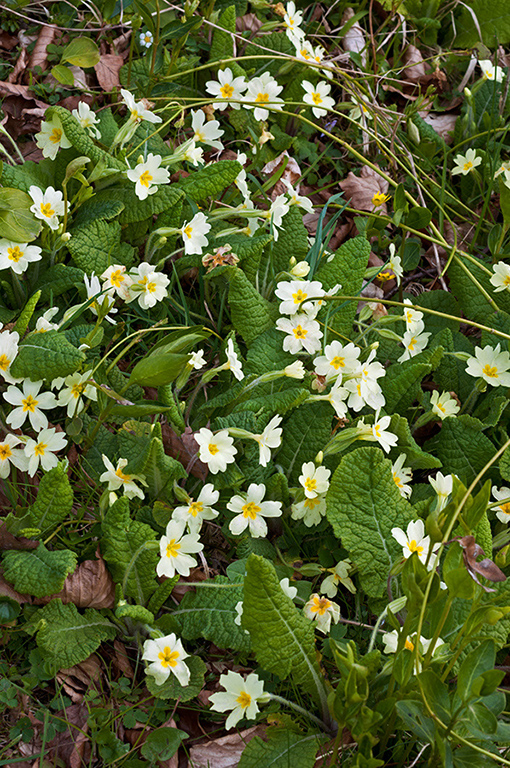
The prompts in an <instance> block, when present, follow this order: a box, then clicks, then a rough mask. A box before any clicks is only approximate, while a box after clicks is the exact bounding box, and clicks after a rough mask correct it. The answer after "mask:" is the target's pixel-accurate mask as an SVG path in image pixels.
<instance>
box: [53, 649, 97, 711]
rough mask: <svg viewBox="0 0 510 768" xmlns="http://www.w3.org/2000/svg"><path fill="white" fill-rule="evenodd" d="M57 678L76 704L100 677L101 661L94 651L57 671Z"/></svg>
mask: <svg viewBox="0 0 510 768" xmlns="http://www.w3.org/2000/svg"><path fill="white" fill-rule="evenodd" d="M56 677H57V680H58V682H59V683H61V685H62V686H63V688H64V690H65V691H66V693H67V694H68V695H69V696H70V697H71V699H72V701H73V702H74V703H75V704H76V703H79V702H81V701H83V697H84V695H85V693H86V692H87V690H88V689H89V688H90V687H91V686H92V685H94V684H95V683H97V682H99V680H100V678H101V661H100V659H99V657H98V656H96V654H95V653H93V654H92V655H91V656H89V657H88V659H85V661H82V662H81V663H80V664H76V665H75V666H74V667H69V669H61V670H60V671H59V672H57V675H56Z"/></svg>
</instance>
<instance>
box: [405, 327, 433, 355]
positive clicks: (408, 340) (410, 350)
mask: <svg viewBox="0 0 510 768" xmlns="http://www.w3.org/2000/svg"><path fill="white" fill-rule="evenodd" d="M422 325H423V324H422ZM423 327H424V326H423ZM429 338H430V333H428V332H427V331H426V332H425V333H422V332H421V330H414V331H406V332H405V333H404V335H403V337H402V344H403V345H404V347H405V349H404V352H403V353H402V354H401V355H400V357H399V358H398V362H399V363H403V362H405V361H406V360H410V359H411V357H415V355H418V354H419V353H420V352H423V350H424V349H425V347H426V346H427V344H428V343H429Z"/></svg>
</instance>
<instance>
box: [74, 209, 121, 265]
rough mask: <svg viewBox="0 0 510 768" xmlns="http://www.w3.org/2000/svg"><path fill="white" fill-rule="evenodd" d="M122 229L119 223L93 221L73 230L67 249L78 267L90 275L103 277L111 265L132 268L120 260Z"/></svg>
mask: <svg viewBox="0 0 510 768" xmlns="http://www.w3.org/2000/svg"><path fill="white" fill-rule="evenodd" d="M120 235H121V227H120V224H119V223H118V222H117V221H112V222H106V221H92V222H90V223H88V224H84V225H82V226H81V227H75V228H74V229H73V230H72V237H71V239H70V240H69V243H68V245H67V247H68V248H69V251H70V253H71V256H72V257H73V261H74V262H75V264H76V266H78V267H80V269H83V270H84V271H85V272H86V273H87V274H88V275H90V274H91V273H92V272H95V273H96V275H102V273H103V272H104V271H105V269H107V268H108V267H109V266H110V264H123V265H125V266H128V267H129V266H131V264H132V262H133V259H132V258H131V259H130V260H129V263H127V264H126V261H125V259H124V260H122V259H119V249H120Z"/></svg>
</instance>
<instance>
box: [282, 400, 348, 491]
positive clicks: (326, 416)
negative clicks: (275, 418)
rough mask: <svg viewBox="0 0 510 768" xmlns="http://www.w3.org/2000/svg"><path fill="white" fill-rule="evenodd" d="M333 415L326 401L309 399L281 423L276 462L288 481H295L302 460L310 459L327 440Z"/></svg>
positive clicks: (329, 435) (299, 472) (320, 449)
mask: <svg viewBox="0 0 510 768" xmlns="http://www.w3.org/2000/svg"><path fill="white" fill-rule="evenodd" d="M333 416H334V411H333V409H332V407H331V406H330V405H329V403H311V404H310V405H303V406H301V408H298V409H297V410H295V411H293V412H292V413H291V414H290V416H289V418H288V419H287V421H286V422H285V423H284V424H283V425H282V426H283V441H282V446H281V448H280V449H279V451H278V454H277V462H278V464H281V466H282V467H283V469H284V472H285V474H286V475H287V478H288V479H289V480H290V481H291V482H292V483H297V479H298V477H299V475H300V474H301V466H302V465H303V463H304V462H305V461H313V460H314V458H315V457H316V455H317V454H318V452H319V451H322V449H323V448H324V446H325V445H326V443H327V442H328V440H329V438H330V437H331V423H332V419H333Z"/></svg>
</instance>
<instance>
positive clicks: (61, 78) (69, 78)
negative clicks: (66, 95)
mask: <svg viewBox="0 0 510 768" xmlns="http://www.w3.org/2000/svg"><path fill="white" fill-rule="evenodd" d="M51 74H52V75H53V77H54V78H55V80H57V82H59V83H61V84H62V85H74V75H73V73H72V72H71V70H70V69H69V67H65V66H64V65H63V64H57V66H56V67H52V68H51Z"/></svg>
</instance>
